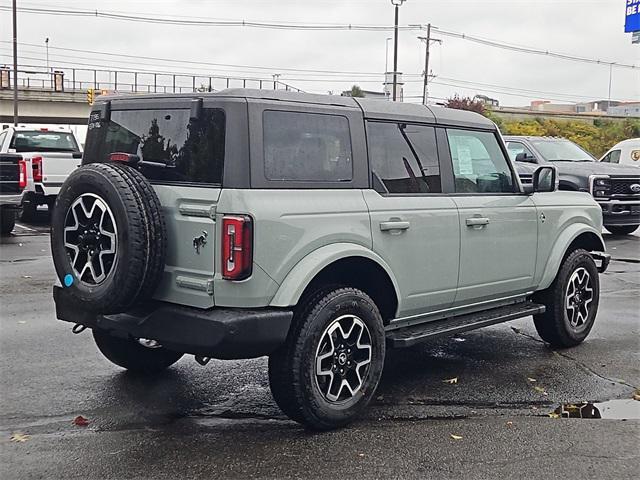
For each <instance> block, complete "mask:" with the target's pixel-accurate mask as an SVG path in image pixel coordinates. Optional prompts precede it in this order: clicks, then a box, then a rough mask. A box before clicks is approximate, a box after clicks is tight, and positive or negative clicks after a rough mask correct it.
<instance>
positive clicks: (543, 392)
mask: <svg viewBox="0 0 640 480" xmlns="http://www.w3.org/2000/svg"><path fill="white" fill-rule="evenodd" d="M533 389H534V390H535V391H536V392H539V393H541V394H542V395H544V396H545V397H546V396H547V395H549V394H548V393H547V392H546V391H545V390H544V388H542V387H539V386H538V385H536V386H535V387H533Z"/></svg>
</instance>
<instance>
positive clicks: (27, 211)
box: [20, 195, 38, 222]
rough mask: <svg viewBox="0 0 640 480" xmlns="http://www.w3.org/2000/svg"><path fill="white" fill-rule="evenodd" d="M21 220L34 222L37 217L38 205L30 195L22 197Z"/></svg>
mask: <svg viewBox="0 0 640 480" xmlns="http://www.w3.org/2000/svg"><path fill="white" fill-rule="evenodd" d="M21 209H22V210H21V213H20V220H22V221H23V222H33V221H35V219H36V215H37V212H38V205H37V203H35V202H34V201H33V199H32V198H31V197H30V195H25V196H24V197H23V198H22V204H21Z"/></svg>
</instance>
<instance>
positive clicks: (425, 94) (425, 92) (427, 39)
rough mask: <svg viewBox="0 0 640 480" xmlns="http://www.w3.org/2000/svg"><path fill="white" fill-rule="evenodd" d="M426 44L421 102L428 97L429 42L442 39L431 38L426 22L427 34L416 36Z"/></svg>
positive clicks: (424, 103)
mask: <svg viewBox="0 0 640 480" xmlns="http://www.w3.org/2000/svg"><path fill="white" fill-rule="evenodd" d="M418 39H419V40H422V41H423V42H424V43H425V44H426V49H425V56H424V85H423V87H422V104H423V105H426V104H427V98H428V97H429V53H430V52H429V49H430V47H431V43H442V40H440V39H438V38H431V24H430V23H429V24H427V36H426V37H418Z"/></svg>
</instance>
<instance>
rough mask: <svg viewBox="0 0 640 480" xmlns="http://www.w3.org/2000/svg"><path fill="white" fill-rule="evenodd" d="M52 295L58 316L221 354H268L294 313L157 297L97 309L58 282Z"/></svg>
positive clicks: (180, 347) (182, 347)
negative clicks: (125, 307) (127, 307)
mask: <svg viewBox="0 0 640 480" xmlns="http://www.w3.org/2000/svg"><path fill="white" fill-rule="evenodd" d="M53 298H54V300H55V304H56V317H57V318H58V319H60V320H64V321H66V322H71V323H75V324H81V325H84V326H86V327H89V328H98V329H101V330H105V331H108V332H109V333H111V334H112V335H115V336H119V337H123V338H148V339H152V340H156V341H157V342H159V343H160V344H162V346H164V347H165V348H168V349H170V350H174V351H177V352H184V353H191V354H194V355H200V356H205V357H213V358H220V359H241V358H256V357H261V356H264V355H269V354H270V353H272V352H273V351H274V350H276V349H277V348H278V347H279V346H281V345H282V344H283V343H284V342H285V340H286V338H287V334H288V332H289V327H290V325H291V320H292V318H293V312H292V311H290V310H284V309H255V310H247V309H238V308H213V309H210V310H200V309H196V308H188V307H181V306H178V305H173V304H169V303H162V302H157V303H155V304H153V305H151V306H148V307H145V308H140V309H135V310H132V311H130V312H126V313H120V314H117V315H99V314H95V313H92V312H88V311H86V310H82V309H81V308H79V307H78V304H77V303H76V302H75V301H74V300H73V299H72V298H70V297H69V296H68V295H67V294H66V291H65V290H64V289H63V288H62V287H59V286H54V287H53Z"/></svg>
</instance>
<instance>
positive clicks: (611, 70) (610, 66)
mask: <svg viewBox="0 0 640 480" xmlns="http://www.w3.org/2000/svg"><path fill="white" fill-rule="evenodd" d="M612 82H613V63H610V64H609V103H608V104H607V111H609V108H610V107H611V84H612Z"/></svg>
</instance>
